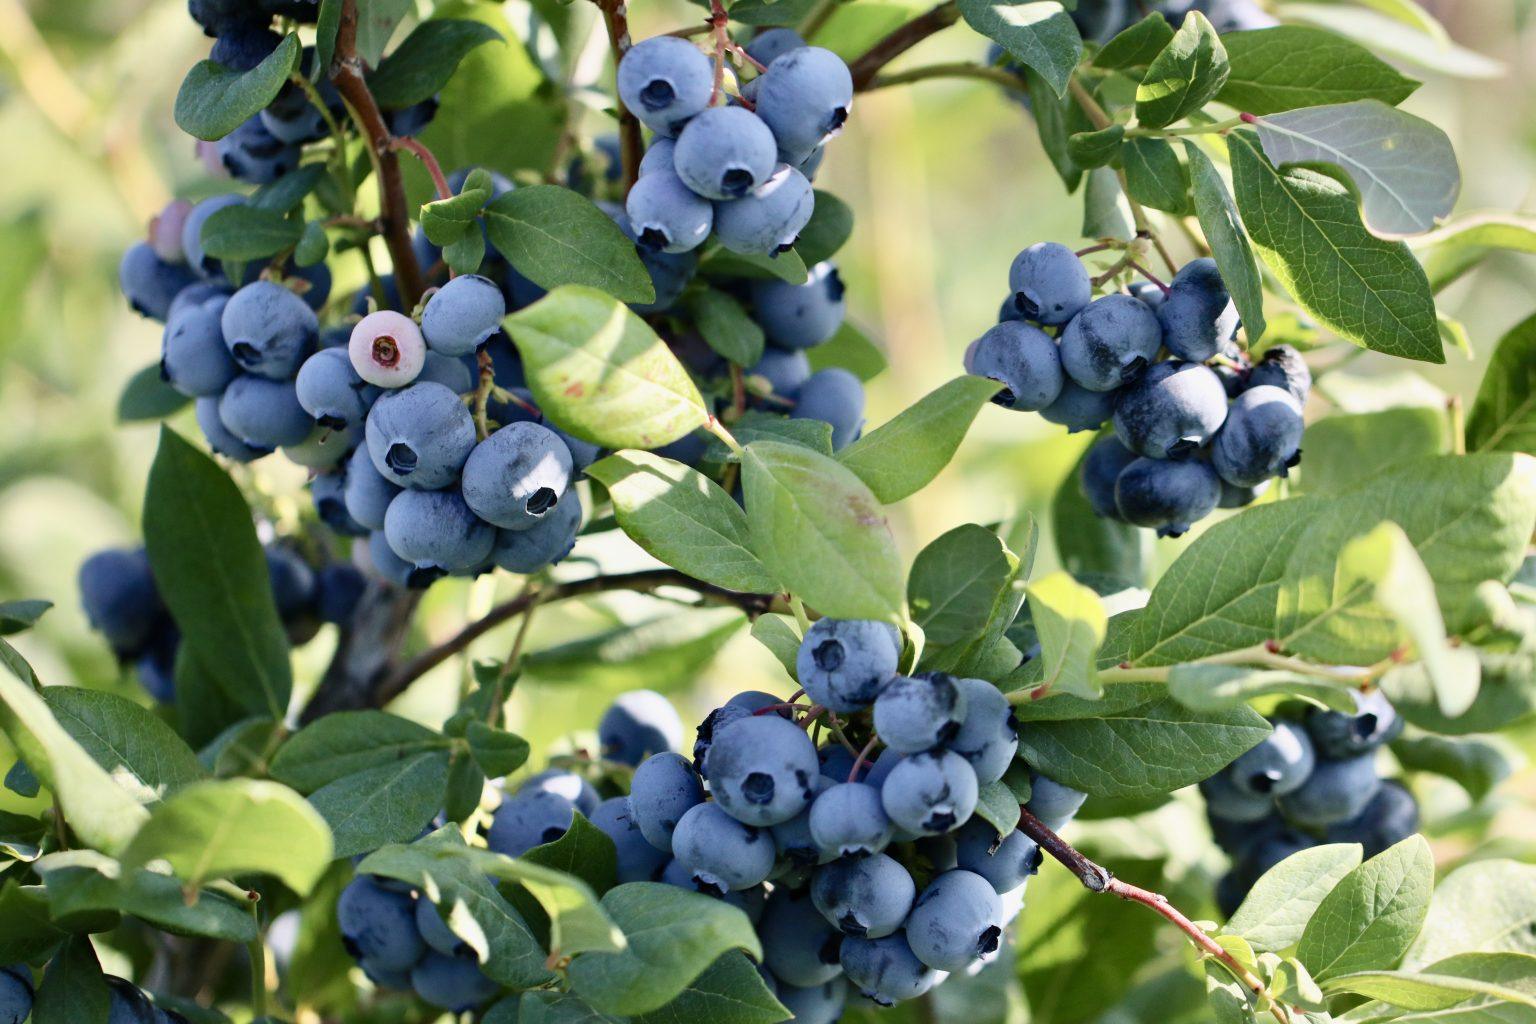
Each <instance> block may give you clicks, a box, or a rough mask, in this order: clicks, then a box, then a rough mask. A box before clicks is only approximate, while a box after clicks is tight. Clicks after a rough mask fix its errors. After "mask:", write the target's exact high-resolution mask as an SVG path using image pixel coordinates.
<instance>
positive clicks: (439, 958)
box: [411, 952, 501, 1013]
mask: <svg viewBox="0 0 1536 1024" xmlns="http://www.w3.org/2000/svg"><path fill="white" fill-rule="evenodd" d="M411 988H413V989H415V990H416V994H417V995H418V996H420V997H421V999H422V1001H423V1002H426V1003H429V1004H430V1005H432V1006H435V1007H437V1008H438V1009H440V1010H447V1011H448V1012H450V1013H468V1012H469V1011H470V1010H473V1009H474V1008H475V1007H477V1006H479V1005H480V1004H481V1003H483V1002H486V1001H487V1000H489V999H490V998H491V997H492V996H494V995H495V994H496V993H497V991H498V990H499V989H500V988H501V986H499V985H497V984H496V983H495V982H494V981H492V980H491V979H490V978H487V977H486V976H485V975H484V974H482V973H481V971H480V965H479V963H478V962H477V961H476V960H475V957H474V954H467V955H461V956H444V955H443V954H441V953H437V952H429V953H428V954H427V955H426V956H424V957H422V958H421V962H420V963H419V964H417V965H416V966H415V967H413V968H411Z"/></svg>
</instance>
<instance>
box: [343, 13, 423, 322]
mask: <svg viewBox="0 0 1536 1024" xmlns="http://www.w3.org/2000/svg"><path fill="white" fill-rule="evenodd" d="M330 76H331V81H332V82H333V83H334V84H335V86H336V91H337V92H339V93H341V97H342V99H344V100H346V102H347V106H349V107H350V108H352V119H353V120H354V121H356V122H357V124H358V127H360V128H361V129H362V131H363V135H364V136H365V137H366V140H367V143H368V156H369V158H370V159H371V160H372V161H373V166H374V170H375V172H376V173H377V174H378V178H379V207H380V210H381V213H380V217H379V219H380V221H381V222H382V223H383V226H384V244H385V245H386V246H388V248H389V258H390V261H391V262H392V263H393V264H394V266H395V284H396V286H397V287H398V288H399V290H400V302H401V305H403V306H404V307H405V308H406V309H407V310H410V309H412V308H414V307H415V305H416V303H417V301H418V300H419V299H420V298H421V289H422V285H421V268H420V267H419V266H417V265H416V253H415V251H414V250H412V248H411V214H410V209H409V207H408V206H407V204H406V199H405V178H404V177H403V176H402V175H401V173H400V157H399V155H398V154H397V153H396V152H395V151H394V149H393V148H392V147H391V145H390V141H391V139H390V134H389V126H388V125H386V124H385V123H384V115H383V114H382V113H381V112H380V111H379V105H378V103H377V102H375V101H374V98H373V93H371V92H369V91H368V82H367V80H366V79H365V78H364V77H363V61H362V58H361V57H359V56H358V55H357V0H342V3H341V21H340V23H339V24H338V26H337V28H336V56H335V59H334V60H332V62H331V69H330Z"/></svg>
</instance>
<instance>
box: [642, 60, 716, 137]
mask: <svg viewBox="0 0 1536 1024" xmlns="http://www.w3.org/2000/svg"><path fill="white" fill-rule="evenodd" d="M618 85H619V98H620V99H621V100H623V101H624V105H625V106H626V107H628V108H629V109H630V110H631V111H633V112H634V115H635V116H636V117H638V118H639V119H640V121H641V122H642V123H643V124H644V125H645V126H646V127H647V128H649V129H650V130H651V131H653V132H655V133H656V134H658V135H668V136H671V135H676V134H677V133H678V131H679V130H681V128H682V126H683V124H684V123H686V122H687V120H688V119H689V118H691V117H693V116H694V115H695V114H699V113H701V112H703V111H704V110H705V109H706V108H708V107H709V101H710V99H711V98H712V97H713V95H714V88H715V68H714V64H713V63H712V62H711V61H710V59H709V58H708V57H706V56H705V55H704V52H703V51H702V50H700V49H699V48H698V47H697V46H694V45H693V44H692V43H690V42H689V41H688V40H686V39H679V38H677V37H676V36H653V37H652V38H650V39H643V40H641V41H640V42H638V43H636V44H635V45H634V46H632V47H630V49H629V52H628V53H626V54H625V55H624V59H623V60H622V61H620V62H619V73H618Z"/></svg>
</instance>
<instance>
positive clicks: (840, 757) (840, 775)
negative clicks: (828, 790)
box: [816, 743, 870, 782]
mask: <svg viewBox="0 0 1536 1024" xmlns="http://www.w3.org/2000/svg"><path fill="white" fill-rule="evenodd" d="M855 756H856V755H854V754H853V753H851V752H850V751H849V750H848V748H847V747H844V746H843V745H842V744H840V743H829V744H827V745H826V746H824V747H822V748H821V749H820V750H819V751H817V753H816V757H817V759H818V760H819V761H820V762H821V774H822V777H823V778H826V779H830V780H832V781H833V782H847V781H848V780H849V777H850V776H852V775H853V764H854V758H855ZM869 768H870V766H869V765H868V764H867V763H866V764H864V765H863V766H861V767H860V769H859V774H858V777H857V778H855V779H854V780H853V781H854V782H863V781H864V778H865V776H867V775H868V774H869Z"/></svg>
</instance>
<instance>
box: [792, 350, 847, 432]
mask: <svg viewBox="0 0 1536 1024" xmlns="http://www.w3.org/2000/svg"><path fill="white" fill-rule="evenodd" d="M790 417H791V418H792V419H797V420H821V421H822V422H823V423H826V424H827V425H828V426H830V427H831V428H832V450H833V451H841V450H842V449H844V448H846V447H848V446H849V445H850V444H852V443H853V442H854V441H856V440H858V438H859V435H860V434H861V433H862V432H863V430H864V384H863V382H862V381H860V380H859V378H858V376H857V375H855V374H854V373H853V372H852V371H849V370H845V369H843V368H842V367H841V366H829V367H827V368H826V369H825V370H817V371H816V372H815V373H813V374H811V375H810V377H808V378H807V379H806V381H805V383H804V384H802V385H801V386H800V394H799V396H798V398H797V399H796V401H795V408H794V411H793V412H791V413H790Z"/></svg>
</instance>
